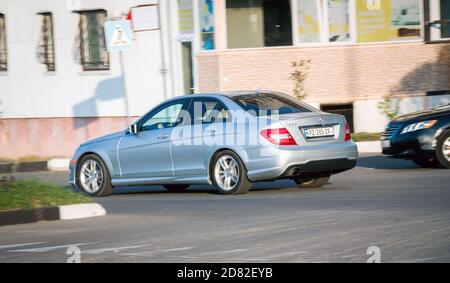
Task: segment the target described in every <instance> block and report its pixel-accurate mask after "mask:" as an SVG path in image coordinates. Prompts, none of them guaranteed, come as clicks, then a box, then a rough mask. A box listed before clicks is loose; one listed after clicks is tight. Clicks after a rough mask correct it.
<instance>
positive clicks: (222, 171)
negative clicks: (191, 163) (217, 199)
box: [210, 150, 252, 195]
mask: <svg viewBox="0 0 450 283" xmlns="http://www.w3.org/2000/svg"><path fill="white" fill-rule="evenodd" d="M227 166H228V167H227ZM210 173H211V180H212V182H213V184H214V186H215V187H216V188H217V190H218V191H219V193H220V194H223V195H238V194H246V193H247V192H248V191H249V190H250V188H251V186H252V183H251V182H250V181H249V180H248V177H247V169H246V168H245V166H244V163H243V162H242V160H241V159H240V158H239V156H238V155H237V154H236V153H234V152H233V151H231V150H224V151H221V152H219V153H217V154H216V155H214V157H213V158H212V162H211V167H210ZM228 180H229V181H228Z"/></svg>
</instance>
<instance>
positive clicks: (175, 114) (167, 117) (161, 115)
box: [140, 100, 185, 131]
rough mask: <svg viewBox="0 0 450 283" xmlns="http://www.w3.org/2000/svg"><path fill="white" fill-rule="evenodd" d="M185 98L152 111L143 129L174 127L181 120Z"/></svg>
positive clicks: (144, 122) (143, 124)
mask: <svg viewBox="0 0 450 283" xmlns="http://www.w3.org/2000/svg"><path fill="white" fill-rule="evenodd" d="M184 102H185V101H184V100H182V101H177V102H172V103H170V104H166V105H163V106H161V107H160V108H159V109H156V110H155V111H154V113H150V115H149V116H148V117H146V118H145V120H144V121H143V123H142V126H141V129H140V130H141V131H150V130H156V129H166V128H173V127H175V126H177V125H178V124H179V122H180V120H179V116H180V113H181V110H182V109H183V104H184Z"/></svg>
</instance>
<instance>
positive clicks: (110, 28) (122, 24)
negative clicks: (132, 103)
mask: <svg viewBox="0 0 450 283" xmlns="http://www.w3.org/2000/svg"><path fill="white" fill-rule="evenodd" d="M104 29H105V39H106V48H107V50H108V52H110V53H113V52H119V61H120V70H121V73H122V80H123V91H124V107H125V114H126V116H127V122H126V123H127V126H128V124H129V123H130V122H131V121H130V110H129V106H128V95H127V86H126V77H125V67H124V64H123V55H122V52H123V51H124V50H127V49H130V48H131V47H132V46H133V41H132V40H133V33H132V31H131V23H130V21H128V20H122V21H110V22H105V24H104Z"/></svg>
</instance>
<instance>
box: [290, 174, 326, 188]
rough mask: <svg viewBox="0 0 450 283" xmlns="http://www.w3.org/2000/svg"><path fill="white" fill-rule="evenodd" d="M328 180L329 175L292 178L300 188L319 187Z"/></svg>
mask: <svg viewBox="0 0 450 283" xmlns="http://www.w3.org/2000/svg"><path fill="white" fill-rule="evenodd" d="M328 181H330V176H325V177H320V178H302V177H297V178H294V182H295V183H296V184H297V186H299V187H301V188H321V187H323V186H325V185H326V184H328Z"/></svg>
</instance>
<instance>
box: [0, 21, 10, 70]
mask: <svg viewBox="0 0 450 283" xmlns="http://www.w3.org/2000/svg"><path fill="white" fill-rule="evenodd" d="M7 70H8V52H7V49H6V26H5V15H3V14H0V71H7Z"/></svg>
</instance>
